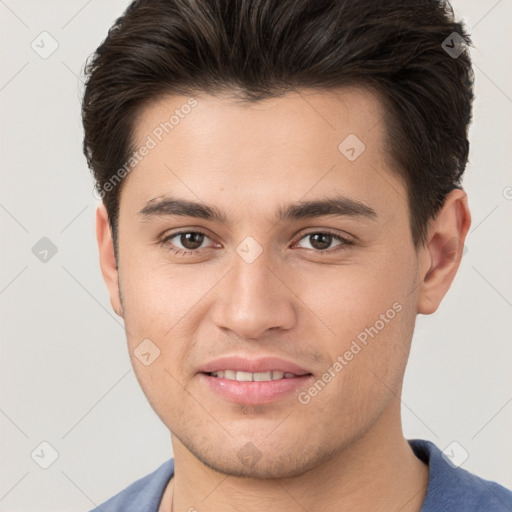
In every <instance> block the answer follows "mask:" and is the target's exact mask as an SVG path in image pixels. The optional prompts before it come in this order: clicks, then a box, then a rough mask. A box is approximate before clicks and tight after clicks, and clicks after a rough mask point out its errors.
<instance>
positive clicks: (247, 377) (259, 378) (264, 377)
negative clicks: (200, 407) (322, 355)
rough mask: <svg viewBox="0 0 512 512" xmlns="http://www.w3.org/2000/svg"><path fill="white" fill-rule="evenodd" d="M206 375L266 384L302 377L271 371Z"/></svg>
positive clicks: (233, 371) (232, 371) (225, 372)
mask: <svg viewBox="0 0 512 512" xmlns="http://www.w3.org/2000/svg"><path fill="white" fill-rule="evenodd" d="M206 375H209V376H210V377H216V378H218V379H227V380H236V381H238V382H268V381H273V380H281V379H293V378H295V377H302V376H303V375H311V374H302V375H298V374H295V373H291V372H281V371H279V370H271V371H267V372H254V373H251V372H242V371H237V370H219V371H216V372H210V373H207V374H206Z"/></svg>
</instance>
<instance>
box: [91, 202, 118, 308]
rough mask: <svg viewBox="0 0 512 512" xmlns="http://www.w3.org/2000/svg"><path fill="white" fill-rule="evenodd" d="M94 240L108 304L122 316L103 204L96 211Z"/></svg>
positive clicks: (110, 240)
mask: <svg viewBox="0 0 512 512" xmlns="http://www.w3.org/2000/svg"><path fill="white" fill-rule="evenodd" d="M96 239H97V241H98V250H99V256H100V267H101V273H102V275H103V280H104V281H105V284H106V285H107V288H108V292H109V294H110V304H111V305H112V308H113V309H114V311H115V312H116V313H117V314H118V315H119V316H120V317H122V316H123V307H122V304H121V298H120V293H119V279H118V271H117V264H116V259H115V256H114V242H113V240H112V232H111V230H110V224H109V220H108V213H107V210H106V208H105V205H104V204H103V203H101V204H100V206H98V209H97V210H96Z"/></svg>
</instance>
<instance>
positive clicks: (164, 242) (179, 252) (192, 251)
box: [161, 229, 354, 256]
mask: <svg viewBox="0 0 512 512" xmlns="http://www.w3.org/2000/svg"><path fill="white" fill-rule="evenodd" d="M189 233H194V234H200V235H203V236H205V237H207V238H209V237H208V235H207V234H206V233H204V232H203V231H200V230H193V231H192V230H191V231H178V232H176V233H171V234H170V235H168V236H166V237H164V238H163V239H162V240H161V244H162V245H164V246H166V249H167V250H168V251H169V252H172V253H174V254H176V255H177V256H185V255H187V254H188V255H194V254H199V253H201V252H202V251H203V250H205V249H209V247H202V248H201V249H180V248H179V247H177V248H176V247H170V246H168V244H169V243H170V242H169V240H171V239H172V238H175V237H177V236H179V235H183V234H189ZM311 235H331V236H332V237H333V238H334V239H336V240H337V241H338V242H341V243H340V244H339V245H337V246H335V248H334V249H324V250H320V249H306V250H308V251H314V252H315V253H317V254H332V253H333V252H337V251H339V250H344V249H346V248H347V246H350V245H353V244H354V242H352V241H351V240H348V239H347V238H344V237H342V236H340V235H339V234H336V233H334V232H333V231H330V230H328V229H324V230H321V231H310V232H308V233H304V234H303V235H302V236H301V237H300V238H299V239H298V240H297V241H296V242H294V245H296V244H297V243H298V242H300V241H301V240H302V239H304V238H306V237H308V236H311Z"/></svg>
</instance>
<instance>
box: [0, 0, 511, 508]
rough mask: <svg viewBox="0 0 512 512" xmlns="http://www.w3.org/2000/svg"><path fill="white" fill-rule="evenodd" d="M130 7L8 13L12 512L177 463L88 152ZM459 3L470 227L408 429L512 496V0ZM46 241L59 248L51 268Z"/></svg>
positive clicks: (5, 154)
mask: <svg viewBox="0 0 512 512" xmlns="http://www.w3.org/2000/svg"><path fill="white" fill-rule="evenodd" d="M126 5H128V1H126V0H109V1H105V0H101V1H100V0H89V1H85V0H66V1H64V0H61V1H57V0H53V1H49V0H46V1H35V0H33V1H28V0H17V1H16V0H0V17H1V18H0V19H1V29H0V38H1V48H2V51H1V61H0V108H1V113H0V121H1V125H0V126H1V128H0V129H1V141H2V143H1V173H2V178H1V187H0V227H1V241H2V249H1V252H0V258H1V260H0V307H1V343H2V344H1V368H0V386H1V387H0V430H1V448H0V449H1V451H0V464H1V466H0V468H1V470H0V512H3V511H9V512H22V511H30V512H34V511H36V512H39V511H53V512H59V511H68V510H76V511H77V510H88V509H90V508H92V507H93V505H94V504H98V503H101V502H102V501H103V500H105V499H106V498H108V497H110V496H111V495H113V494H114V493H115V492H117V491H118V490H120V489H121V488H123V487H125V486H126V485H128V484H129V483H131V482H132V481H134V480H135V479H137V478H139V477H141V476H143V475H145V474H147V473H149V472H150V471H152V470H153V469H155V468H156V467H157V466H158V465H159V464H161V463H162V462H163V461H165V460H167V459H168V458H170V457H171V456H172V451H171V444H170V438H169V434H168V431H167V430H166V428H165V427H164V425H163V424H162V423H161V422H160V420H159V419H158V418H157V416H156V415H155V414H154V413H153V411H152V410H151V409H150V407H149V405H148V404H147V402H146V399H145V397H144V395H143V394H142V391H141V390H140V388H139V386H138V383H137V382H136V379H135V376H134V373H133V371H132V369H131V365H130V361H129V358H128V353H127V349H126V344H125V336H124V330H123V327H122V324H121V323H120V321H119V320H118V318H117V317H116V316H115V315H114V313H113V312H112V311H111V308H110V303H109V299H108V295H107V292H106V289H105V286H104V284H103V281H102V278H101V274H100V271H99V266H98V255H97V249H96V241H95V236H94V212H95V208H96V206H97V204H98V201H97V200H96V199H95V198H94V197H93V194H92V190H93V182H92V178H91V177H90V175H89V171H88V169H87V167H86V164H85V159H84V158H83V156H82V153H81V142H82V140H81V138H82V131H81V122H80V97H81V91H82V83H81V70H82V67H83V64H84V62H85V59H86V57H87V56H88V55H89V54H90V53H91V52H92V51H93V50H94V49H95V48H96V47H97V46H98V45H99V43H100V42H101V41H102V40H103V38H104V37H105V36H106V33H107V30H108V28H109V27H110V25H111V24H112V22H113V21H114V19H115V18H116V17H117V16H119V15H120V14H121V13H122V11H123V10H124V8H125V7H126ZM454 6H455V8H456V11H457V12H458V14H459V15H461V16H462V17H463V18H464V19H465V20H466V22H467V23H468V25H469V28H470V30H471V32H472V35H473V40H474V44H475V46H476V49H474V50H472V56H473V59H474V62H475V69H476V94H477V100H476V104H475V111H474V119H475V123H474V125H473V127H472V130H471V143H472V146H471V156H470V160H471V161H470V164H469V166H468V169H467V176H466V179H465V182H464V184H465V188H466V190H467V192H468V194H469V198H470V206H471V209H472V214H473V225H472V228H471V233H470V235H469V237H468V239H467V243H466V245H467V252H466V254H465V256H464V258H463V261H462V265H461V268H460V271H459V274H458V276H457V278H456V280H455V283H454V285H453V287H452V289H451V290H450V292H449V293H448V296H447V297H446V299H445V301H444V303H443V305H442V307H441V309H440V310H439V311H438V312H437V313H436V314H435V315H433V316H430V317H421V316H420V317H419V318H418V323H417V330H416V334H415V339H414V342H413V349H412V353H411V357H410V362H409V366H408V370H407V373H406V378H405V391H404V394H403V423H404V431H405V435H406V437H407V438H424V439H430V440H432V441H434V442H435V443H436V444H437V445H438V446H439V447H440V448H441V449H444V448H445V447H446V446H448V445H449V444H450V443H451V442H453V441H457V442H458V443H459V444H460V445H461V446H462V447H463V448H464V449H465V450H466V451H467V452H468V454H469V457H468V459H467V460H466V461H465V462H464V464H463V467H464V468H466V469H469V470H471V471H473V472H476V473H477V474H479V475H481V476H483V477H485V478H488V479H491V480H496V481H498V482H500V483H502V484H504V485H506V486H507V487H512V468H511V464H510V460H511V459H512V436H511V435H510V432H512V386H511V373H510V366H511V365H510V363H511V355H512V343H511V342H512V336H511V334H512V314H511V313H512V286H511V277H512V272H511V265H510V262H511V254H512V240H511V232H512V215H511V213H512V200H511V199H512V175H511V173H510V151H511V142H512V140H511V131H512V130H511V122H512V100H511V97H512V83H511V82H512V80H511V78H512V77H511V72H510V64H509V63H510V56H509V49H510V44H511V39H512V38H511V34H510V26H511V22H512V2H511V0H501V1H496V0H492V1H482V0H464V1H462V0H458V1H456V2H455V3H454ZM43 31H47V32H48V33H49V34H51V36H52V37H53V38H54V39H55V40H56V41H57V42H58V45H59V47H58V49H57V50H56V51H55V52H54V53H53V54H52V55H51V56H49V57H48V58H46V59H43V58H41V57H40V56H39V55H38V54H37V53H36V52H35V51H34V50H33V49H32V48H31V43H32V41H33V40H36V43H37V44H39V45H40V46H42V43H41V42H39V43H38V41H40V37H41V36H39V35H40V33H41V32H43ZM38 37H39V39H38ZM45 37H47V36H45ZM45 41H46V42H45V48H46V50H48V48H50V40H49V39H46V40H45ZM42 237H48V238H49V239H50V240H52V242H53V243H54V244H55V245H56V246H57V248H58V252H57V254H56V255H55V256H53V257H52V258H51V259H49V261H47V262H46V263H43V262H41V261H39V259H37V258H36V257H35V255H34V254H33V253H32V247H33V246H34V245H35V244H36V243H37V242H38V241H39V240H40V239H41V238H42ZM42 441H47V442H49V443H50V444H51V446H52V447H53V448H54V449H55V450H56V451H57V452H58V454H59V457H58V459H57V460H56V461H55V463H54V464H53V465H51V466H50V467H49V468H48V469H42V468H41V467H39V465H38V464H36V462H34V460H33V459H32V458H31V453H32V452H33V450H34V449H36V448H37V447H38V446H39V445H40V443H41V442H42ZM43 451H44V450H43ZM36 453H39V455H40V458H39V460H43V459H44V458H45V457H49V453H50V452H49V450H48V449H46V451H45V452H44V456H43V455H42V452H41V449H39V451H38V450H36Z"/></svg>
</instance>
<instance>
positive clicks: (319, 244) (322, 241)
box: [309, 233, 333, 250]
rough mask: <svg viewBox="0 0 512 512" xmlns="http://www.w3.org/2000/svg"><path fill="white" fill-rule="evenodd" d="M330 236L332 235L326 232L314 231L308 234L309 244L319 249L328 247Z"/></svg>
mask: <svg viewBox="0 0 512 512" xmlns="http://www.w3.org/2000/svg"><path fill="white" fill-rule="evenodd" d="M332 238H333V236H332V235H329V234H328V233H314V234H312V235H309V241H310V243H311V246H312V247H314V248H315V249H319V250H322V249H328V248H329V246H330V245H331V242H332Z"/></svg>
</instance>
